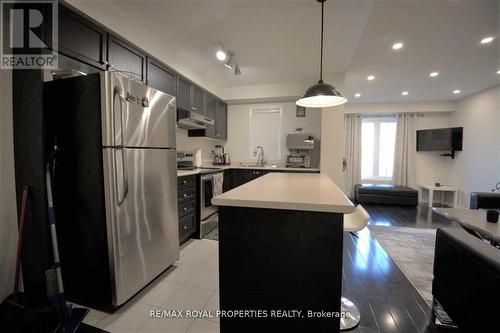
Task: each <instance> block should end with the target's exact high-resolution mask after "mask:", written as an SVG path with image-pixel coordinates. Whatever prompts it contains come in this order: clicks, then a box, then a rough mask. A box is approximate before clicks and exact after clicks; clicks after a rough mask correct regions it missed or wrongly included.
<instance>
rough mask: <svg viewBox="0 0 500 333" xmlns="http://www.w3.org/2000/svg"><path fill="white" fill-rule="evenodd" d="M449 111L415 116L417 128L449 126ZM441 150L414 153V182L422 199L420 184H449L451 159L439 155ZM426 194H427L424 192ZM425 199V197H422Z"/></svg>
mask: <svg viewBox="0 0 500 333" xmlns="http://www.w3.org/2000/svg"><path fill="white" fill-rule="evenodd" d="M451 114H452V113H450V112H446V113H443V112H436V113H430V112H429V113H425V114H423V115H422V116H419V117H418V118H417V126H416V127H417V130H421V129H433V128H444V127H449V124H448V123H449V117H450V115H451ZM440 153H441V152H436V151H422V152H421V151H418V152H416V154H415V184H417V186H418V188H417V190H418V192H419V198H420V200H421V201H422V196H421V194H422V189H421V187H420V185H422V184H434V183H441V184H446V185H451V184H450V172H449V170H450V168H451V165H452V163H453V160H452V159H450V158H449V157H443V156H439V154H440ZM426 195H427V194H426ZM424 201H427V197H426V198H424Z"/></svg>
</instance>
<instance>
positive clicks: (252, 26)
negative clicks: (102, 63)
mask: <svg viewBox="0 0 500 333" xmlns="http://www.w3.org/2000/svg"><path fill="white" fill-rule="evenodd" d="M110 1H112V2H113V3H114V4H115V5H116V7H117V10H120V11H121V12H123V13H126V14H127V15H128V16H129V17H130V19H131V20H133V21H135V23H138V24H140V25H141V26H143V27H144V28H145V29H147V30H148V31H149V32H150V33H151V34H154V35H155V37H156V38H157V39H158V40H161V41H164V43H165V44H166V45H168V46H169V47H170V48H171V49H173V50H174V52H175V54H176V56H178V57H180V58H182V59H183V61H185V62H186V63H187V64H189V66H190V67H191V68H192V69H193V70H196V71H200V72H203V73H204V74H205V76H208V77H210V79H211V80H213V82H214V84H217V85H218V86H220V87H221V89H224V88H230V87H245V86H255V85H276V84H289V83H290V82H301V83H303V84H304V90H305V89H306V88H307V87H308V85H310V84H313V83H315V81H317V79H318V71H319V68H318V67H319V28H320V6H319V4H318V3H317V2H316V1H314V0H163V1H162V0H156V1H154V0H136V1H133V0H110ZM108 2H109V1H108ZM498 8H499V1H487V0H485V1H482V0H434V1H432V0H419V1H416V0H391V1H385V0H330V1H327V2H326V4H325V38H326V44H325V60H324V71H325V76H326V77H328V76H329V75H330V74H332V75H333V74H336V73H345V82H344V84H343V92H344V95H346V97H347V98H348V99H349V101H350V102H351V103H369V102H393V101H399V102H400V101H449V100H454V99H457V98H460V97H463V96H467V95H470V94H472V93H475V92H477V91H480V90H484V89H486V88H488V87H491V86H493V85H496V84H498V83H500V81H499V79H500V75H498V74H496V71H497V69H500V67H499V66H500V65H499V62H498V60H499V52H498V51H499V50H500V36H499V39H498V40H495V41H494V42H492V43H491V44H488V45H480V43H479V41H480V40H481V38H483V37H484V36H487V35H497V23H498ZM396 41H402V42H404V44H405V46H404V47H403V48H402V49H401V50H399V51H394V50H392V48H391V46H392V44H393V43H394V42H396ZM220 43H223V45H224V46H225V47H227V48H229V49H231V50H233V51H235V52H236V59H237V61H238V63H239V65H240V68H241V71H242V75H240V76H234V75H233V72H232V71H231V70H229V69H227V68H226V67H224V66H223V65H222V63H220V62H218V61H217V59H216V58H215V51H216V50H217V47H218V46H219V44H220ZM432 71H438V72H440V75H439V76H438V77H437V78H434V79H431V78H430V77H429V73H430V72H432ZM369 74H373V75H375V76H376V78H375V80H373V81H367V80H366V76H367V75H369ZM330 83H332V84H334V85H335V82H330ZM340 85H341V86H342V84H340ZM455 89H460V90H461V91H462V92H461V94H458V95H455V94H453V93H452V91H453V90H455ZM404 90H406V91H408V92H409V93H408V95H407V96H402V95H401V92H402V91H404ZM355 93H361V97H360V98H355V97H354V94H355Z"/></svg>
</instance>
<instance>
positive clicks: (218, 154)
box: [212, 145, 231, 165]
mask: <svg viewBox="0 0 500 333" xmlns="http://www.w3.org/2000/svg"><path fill="white" fill-rule="evenodd" d="M215 149H216V151H215V152H214V153H213V161H212V163H213V165H225V164H230V163H231V159H230V158H229V155H228V158H227V160H228V161H229V163H226V157H224V156H225V155H226V154H225V153H224V146H223V145H215Z"/></svg>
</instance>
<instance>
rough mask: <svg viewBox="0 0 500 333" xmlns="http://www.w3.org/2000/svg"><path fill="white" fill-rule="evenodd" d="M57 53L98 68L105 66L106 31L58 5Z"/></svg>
mask: <svg viewBox="0 0 500 333" xmlns="http://www.w3.org/2000/svg"><path fill="white" fill-rule="evenodd" d="M58 19H59V24H58V28H59V36H58V39H59V41H58V49H59V53H61V54H64V55H65V56H68V57H70V58H73V59H76V60H78V61H81V62H84V63H86V64H88V65H92V66H95V67H97V68H100V69H105V68H106V43H107V36H106V35H107V33H106V31H105V30H104V29H101V28H100V27H99V26H97V25H96V24H94V23H92V22H90V21H88V20H86V19H85V18H83V17H81V16H80V15H78V14H76V13H74V12H73V11H71V10H69V9H68V8H66V7H64V6H59V18H58Z"/></svg>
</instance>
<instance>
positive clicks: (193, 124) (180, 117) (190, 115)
mask: <svg viewBox="0 0 500 333" xmlns="http://www.w3.org/2000/svg"><path fill="white" fill-rule="evenodd" d="M210 125H212V126H213V125H215V120H213V119H210V118H207V117H205V116H203V115H201V114H199V113H195V112H191V111H188V110H184V109H177V126H179V127H180V128H184V129H205V128H207V126H210Z"/></svg>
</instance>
